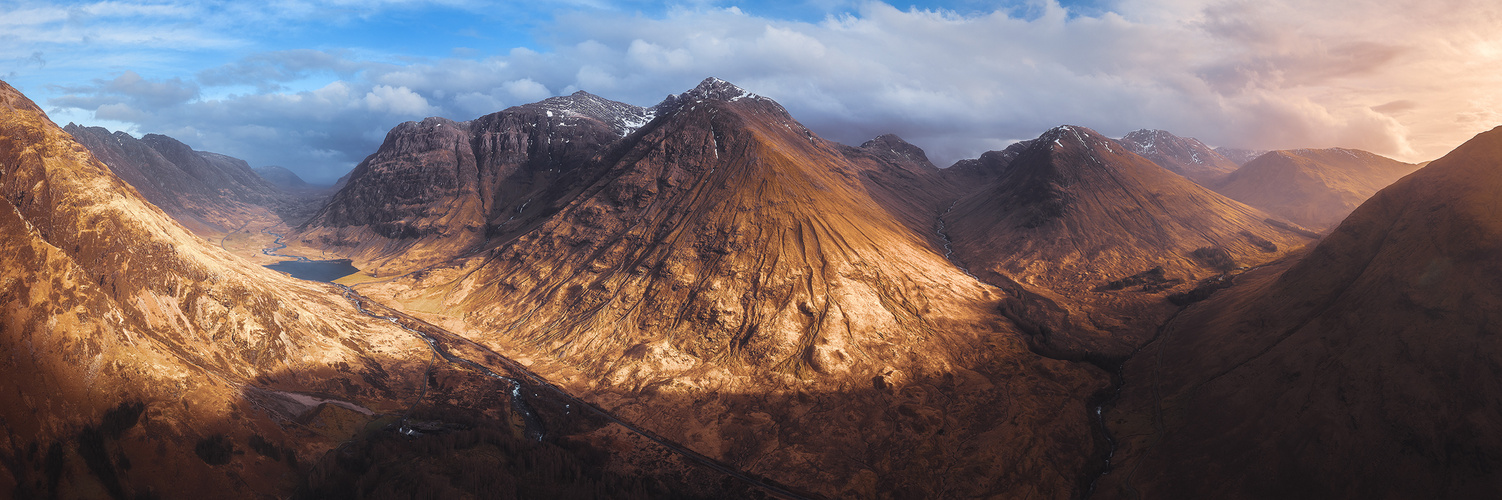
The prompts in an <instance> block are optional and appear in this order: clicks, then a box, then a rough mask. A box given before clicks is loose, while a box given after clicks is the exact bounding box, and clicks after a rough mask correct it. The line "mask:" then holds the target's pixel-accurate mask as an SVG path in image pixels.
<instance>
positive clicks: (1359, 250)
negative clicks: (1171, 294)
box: [1100, 129, 1502, 498]
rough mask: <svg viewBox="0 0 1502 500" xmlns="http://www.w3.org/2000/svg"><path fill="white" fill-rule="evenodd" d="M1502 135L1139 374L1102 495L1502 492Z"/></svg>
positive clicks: (1341, 232) (1206, 321)
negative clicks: (1114, 460) (1115, 455)
mask: <svg viewBox="0 0 1502 500" xmlns="http://www.w3.org/2000/svg"><path fill="white" fill-rule="evenodd" d="M1498 193H1502V129H1494V130H1492V131H1490V132H1486V133H1483V134H1481V135H1478V136H1476V138H1474V139H1472V140H1471V141H1470V142H1467V143H1465V144H1464V145H1462V146H1461V147H1459V148H1457V149H1456V150H1455V151H1454V152H1451V153H1450V154H1449V155H1446V156H1445V157H1444V158H1442V159H1439V160H1436V161H1434V162H1433V163H1431V164H1429V165H1428V166H1427V167H1425V168H1423V169H1421V170H1419V171H1418V172H1416V173H1414V174H1412V175H1409V176H1408V177H1405V178H1404V179H1402V180H1400V181H1398V182H1397V183H1395V184H1393V185H1392V186H1389V187H1387V188H1386V189H1383V190H1382V191H1380V192H1378V193H1377V194H1376V195H1375V196H1373V197H1372V198H1371V199H1370V200H1368V201H1367V202H1366V203H1364V204H1362V205H1361V206H1360V208H1357V209H1356V211H1355V212H1353V213H1352V214H1351V215H1350V217H1348V218H1346V220H1345V221H1344V222H1342V223H1341V224H1340V225H1339V226H1338V227H1336V229H1335V230H1334V232H1332V233H1331V234H1330V235H1329V236H1328V237H1326V238H1325V239H1324V240H1323V241H1321V242H1320V244H1319V245H1318V246H1317V247H1315V248H1314V249H1313V250H1312V251H1310V252H1309V254H1308V255H1307V256H1305V257H1304V258H1302V259H1301V260H1299V261H1297V262H1295V263H1292V264H1291V265H1283V266H1279V267H1277V268H1269V269H1265V270H1262V272H1261V273H1260V274H1261V275H1260V276H1258V277H1256V279H1248V280H1247V283H1246V284H1245V286H1239V287H1236V288H1233V289H1231V290H1228V291H1226V292H1224V293H1223V294H1221V295H1220V296H1217V297H1215V298H1213V299H1212V300H1209V301H1207V302H1204V303H1201V304H1199V305H1196V306H1194V307H1191V308H1190V309H1189V310H1187V311H1186V312H1184V313H1183V314H1182V315H1180V316H1179V317H1178V318H1177V319H1176V320H1174V321H1173V322H1172V323H1171V324H1169V325H1168V327H1167V328H1166V329H1165V330H1164V332H1163V333H1162V336H1161V337H1160V338H1159V339H1158V341H1157V342H1156V343H1154V344H1152V345H1151V346H1149V347H1148V348H1147V349H1145V350H1143V351H1142V352H1141V353H1140V354H1139V355H1138V356H1136V357H1134V358H1133V359H1132V360H1131V361H1129V362H1128V363H1127V364H1126V370H1125V375H1124V378H1125V380H1126V381H1127V383H1126V386H1125V390H1124V391H1123V394H1122V397H1121V400H1120V402H1119V403H1118V404H1117V405H1116V408H1115V409H1114V410H1111V411H1110V412H1108V414H1107V415H1108V418H1107V421H1108V422H1110V428H1111V430H1112V432H1113V433H1114V434H1115V435H1117V436H1120V437H1121V439H1120V442H1121V448H1120V450H1119V451H1118V453H1117V457H1118V458H1117V463H1118V466H1117V469H1116V471H1115V472H1113V473H1112V474H1110V475H1108V476H1106V478H1105V480H1104V482H1103V483H1102V488H1101V491H1100V492H1101V493H1102V494H1103V496H1109V497H1123V498H1486V497H1490V496H1493V495H1495V494H1496V492H1497V491H1498V488H1499V486H1502V411H1499V410H1498V409H1499V408H1502V197H1499V196H1498Z"/></svg>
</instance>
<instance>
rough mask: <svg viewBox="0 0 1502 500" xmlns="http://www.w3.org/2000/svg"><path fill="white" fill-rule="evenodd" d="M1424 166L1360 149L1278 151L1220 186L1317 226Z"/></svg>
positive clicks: (1335, 219)
mask: <svg viewBox="0 0 1502 500" xmlns="http://www.w3.org/2000/svg"><path fill="white" fill-rule="evenodd" d="M1418 168H1419V166H1418V165H1414V164H1411V163H1403V162H1400V161H1397V160H1393V159H1390V158H1385V157H1382V156H1379V155H1376V154H1372V153H1368V152H1366V151H1361V150H1356V149H1342V148H1332V149H1296V150H1288V151H1273V152H1271V153H1267V154H1264V155H1262V156H1260V157H1258V158H1257V159H1256V160H1252V161H1251V162H1250V163H1247V164H1246V165H1245V166H1242V167H1241V168H1240V169H1238V170H1236V171H1235V172H1233V173H1231V175H1229V176H1227V177H1226V178H1225V179H1224V180H1222V181H1221V182H1220V183H1218V184H1216V185H1215V186H1214V188H1215V190H1216V191H1217V192H1219V193H1221V194H1224V195H1226V196H1228V197H1230V198H1232V199H1234V200H1236V201H1240V202H1242V203H1246V204H1248V205H1251V206H1254V207H1257V208H1260V209H1262V210H1266V211H1267V212H1268V213H1271V214H1273V215H1276V216H1278V217H1280V218H1284V219H1287V220H1289V221H1292V222H1294V223H1297V224H1302V225H1304V226H1308V227H1311V228H1317V229H1326V228H1329V227H1333V226H1334V225H1335V224H1338V223H1339V222H1340V221H1341V220H1342V219H1345V217H1346V216H1347V215H1349V214H1350V213H1351V211H1352V210H1355V209H1356V207H1357V206H1359V205H1360V204H1361V203H1362V202H1364V201H1366V199H1367V198H1369V197H1371V196H1372V195H1373V194H1376V192H1377V190H1379V189H1382V188H1384V187H1386V186H1387V185H1388V184H1392V183H1393V182H1394V181H1396V180H1398V179H1399V178H1401V177H1403V176H1404V175H1408V174H1409V173H1410V172H1413V171H1414V170H1418Z"/></svg>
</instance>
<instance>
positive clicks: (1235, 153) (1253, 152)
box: [1215, 147, 1267, 166]
mask: <svg viewBox="0 0 1502 500" xmlns="http://www.w3.org/2000/svg"><path fill="white" fill-rule="evenodd" d="M1215 152H1216V153H1220V155H1221V156H1224V157H1225V158H1226V159H1227V160H1231V162H1232V163H1235V164H1236V165H1237V166H1241V165H1246V164H1247V162H1249V161H1252V160H1255V159H1257V157H1258V156H1262V155H1264V154H1267V150H1263V149H1238V148H1228V147H1218V148H1215Z"/></svg>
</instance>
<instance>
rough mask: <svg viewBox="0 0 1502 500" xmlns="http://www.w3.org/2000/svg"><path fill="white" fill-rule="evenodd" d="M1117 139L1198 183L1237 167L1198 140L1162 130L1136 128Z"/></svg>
mask: <svg viewBox="0 0 1502 500" xmlns="http://www.w3.org/2000/svg"><path fill="white" fill-rule="evenodd" d="M1117 142H1120V143H1121V145H1123V146H1126V148H1127V149H1128V150H1130V151H1131V152H1133V153H1137V154H1138V155H1141V156H1142V157H1144V158H1147V159H1148V160H1152V162H1153V163H1156V164H1158V166H1160V167H1163V168H1166V169H1168V170H1169V171H1172V172H1173V173H1176V174H1179V175H1182V176H1184V177H1188V178H1189V180H1192V181H1194V182H1197V183H1199V184H1200V185H1206V186H1208V185H1211V184H1214V183H1215V182H1217V181H1218V180H1220V179H1221V178H1222V177H1225V176H1226V174H1229V173H1231V172H1232V171H1234V170H1236V167H1237V164H1236V163H1235V162H1233V161H1231V160H1230V159H1228V158H1226V157H1224V156H1221V155H1220V153H1217V152H1216V151H1215V150H1214V149H1210V146H1206V145H1205V143H1203V142H1200V141H1199V140H1198V139H1194V138H1190V137H1179V136H1176V135H1173V134H1171V133H1168V132H1167V131H1163V130H1148V129H1140V130H1136V131H1133V132H1132V133H1129V134H1127V135H1126V136H1125V137H1122V138H1121V140H1119V141H1117Z"/></svg>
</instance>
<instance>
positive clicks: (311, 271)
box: [266, 259, 360, 282]
mask: <svg viewBox="0 0 1502 500" xmlns="http://www.w3.org/2000/svg"><path fill="white" fill-rule="evenodd" d="M266 268H267V269H271V270H274V271H281V272H284V273H287V274H290V275H292V277H293V278H297V279H301V280H308V281H323V282H331V281H334V280H336V279H339V278H343V277H345V276H349V275H351V274H355V273H357V272H360V270H359V269H356V268H355V266H354V264H352V263H351V262H350V260H349V259H338V260H284V261H281V262H278V263H275V264H271V265H269V266H266Z"/></svg>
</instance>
